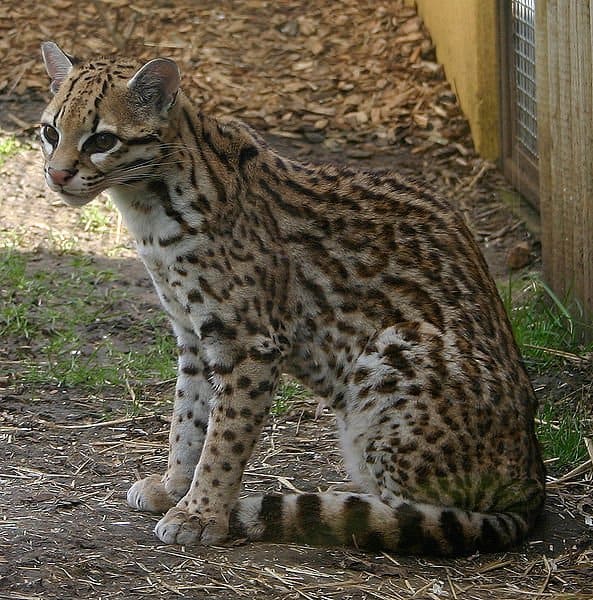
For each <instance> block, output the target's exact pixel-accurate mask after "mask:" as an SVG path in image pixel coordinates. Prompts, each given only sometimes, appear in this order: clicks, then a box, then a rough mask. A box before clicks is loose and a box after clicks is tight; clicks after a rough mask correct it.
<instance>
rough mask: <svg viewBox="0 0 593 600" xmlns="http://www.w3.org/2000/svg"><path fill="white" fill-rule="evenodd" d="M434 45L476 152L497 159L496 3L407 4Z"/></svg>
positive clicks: (432, 0) (425, 0)
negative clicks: (424, 26)
mask: <svg viewBox="0 0 593 600" xmlns="http://www.w3.org/2000/svg"><path fill="white" fill-rule="evenodd" d="M410 4H416V5H417V7H418V13H419V14H420V16H421V17H422V18H423V19H424V23H425V24H426V26H427V28H428V30H429V32H430V34H431V36H432V40H433V42H434V44H435V47H436V51H437V60H438V61H439V63H441V64H442V65H443V67H444V68H445V75H446V77H447V80H448V81H449V83H450V84H451V87H452V88H453V90H454V91H455V93H456V94H457V97H458V99H459V102H460V104H461V108H462V110H463V112H464V114H465V116H466V117H467V119H468V121H469V124H470V127H471V131H472V135H473V138H474V143H475V145H476V149H477V150H478V152H479V153H480V155H481V156H483V157H484V158H488V159H491V160H496V159H498V158H500V139H499V137H500V136H499V122H500V90H499V66H498V64H499V61H498V33H497V7H496V0H415V1H413V0H410Z"/></svg>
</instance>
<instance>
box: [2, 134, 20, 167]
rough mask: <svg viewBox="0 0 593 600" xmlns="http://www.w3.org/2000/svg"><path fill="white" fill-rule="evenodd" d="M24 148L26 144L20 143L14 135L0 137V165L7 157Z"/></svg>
mask: <svg viewBox="0 0 593 600" xmlns="http://www.w3.org/2000/svg"><path fill="white" fill-rule="evenodd" d="M25 148H26V146H24V145H23V144H21V143H20V142H19V141H18V140H17V139H16V138H14V137H0V166H1V165H2V164H3V163H4V162H5V161H6V159H7V158H10V157H11V156H14V155H15V154H18V153H19V152H20V151H21V150H24V149H25Z"/></svg>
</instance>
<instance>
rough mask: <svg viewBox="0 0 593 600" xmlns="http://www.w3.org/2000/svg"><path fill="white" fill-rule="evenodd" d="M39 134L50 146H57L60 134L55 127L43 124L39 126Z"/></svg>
mask: <svg viewBox="0 0 593 600" xmlns="http://www.w3.org/2000/svg"><path fill="white" fill-rule="evenodd" d="M41 136H42V137H43V139H44V140H45V141H46V142H48V143H49V144H51V145H52V146H57V144H58V140H59V139H60V134H59V133H58V131H57V130H56V128H55V127H52V126H51V125H43V127H42V128H41Z"/></svg>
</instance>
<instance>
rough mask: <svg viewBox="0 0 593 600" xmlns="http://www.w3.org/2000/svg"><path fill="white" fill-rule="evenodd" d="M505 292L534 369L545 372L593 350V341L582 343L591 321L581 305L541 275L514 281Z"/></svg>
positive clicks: (513, 322) (516, 332)
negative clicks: (559, 293)
mask: <svg viewBox="0 0 593 600" xmlns="http://www.w3.org/2000/svg"><path fill="white" fill-rule="evenodd" d="M501 295H502V298H503V301H504V303H505V307H506V310H507V313H508V315H509V318H510V321H511V325H512V327H513V333H514V335H515V339H516V340H517V344H518V345H519V349H520V350H521V353H522V355H523V358H524V359H525V362H526V363H527V364H528V365H529V366H530V367H531V368H532V369H535V370H536V371H538V372H543V371H545V370H547V369H550V368H554V367H556V366H558V365H559V364H561V363H562V362H563V361H564V360H566V359H570V358H575V359H578V358H579V357H580V356H583V355H584V354H586V353H588V352H591V351H593V344H592V343H588V344H585V343H583V342H582V339H583V332H584V330H586V329H590V328H591V324H590V323H586V322H585V321H584V319H582V318H581V317H580V315H582V311H581V309H580V307H579V306H578V305H576V303H574V302H572V301H571V300H570V299H569V298H565V299H560V298H558V296H557V295H556V294H554V292H553V291H552V290H551V289H550V288H549V287H548V286H547V285H546V283H544V282H543V281H542V280H541V279H539V278H538V277H533V276H530V277H529V278H527V279H525V280H521V281H512V280H510V281H509V282H508V284H507V285H506V287H504V288H503V289H502V291H501Z"/></svg>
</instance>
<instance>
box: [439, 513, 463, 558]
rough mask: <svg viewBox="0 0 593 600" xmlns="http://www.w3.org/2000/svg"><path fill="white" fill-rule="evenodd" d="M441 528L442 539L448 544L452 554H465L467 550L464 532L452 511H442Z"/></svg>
mask: <svg viewBox="0 0 593 600" xmlns="http://www.w3.org/2000/svg"><path fill="white" fill-rule="evenodd" d="M441 528H442V530H443V537H444V538H445V540H446V541H447V542H448V543H449V546H450V547H451V550H452V552H453V554H455V555H457V556H459V555H460V554H465V553H466V552H467V549H468V544H467V540H466V539H465V531H464V529H463V526H462V525H461V522H460V521H459V517H458V516H457V514H456V513H455V511H453V510H443V512H442V514H441Z"/></svg>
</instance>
